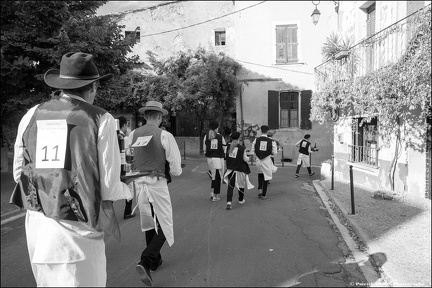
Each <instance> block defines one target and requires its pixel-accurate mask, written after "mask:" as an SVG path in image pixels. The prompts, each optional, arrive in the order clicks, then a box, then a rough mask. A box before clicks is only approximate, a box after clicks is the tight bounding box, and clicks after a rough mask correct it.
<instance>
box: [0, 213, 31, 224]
mask: <svg viewBox="0 0 432 288" xmlns="http://www.w3.org/2000/svg"><path fill="white" fill-rule="evenodd" d="M25 215H26V212H25V211H24V212H21V213H20V214H17V215H15V216H12V217H10V218H8V219H5V220H3V221H1V223H0V226H3V225H4V224H7V223H9V222H11V221H14V220H16V219H19V218H21V217H23V216H25Z"/></svg>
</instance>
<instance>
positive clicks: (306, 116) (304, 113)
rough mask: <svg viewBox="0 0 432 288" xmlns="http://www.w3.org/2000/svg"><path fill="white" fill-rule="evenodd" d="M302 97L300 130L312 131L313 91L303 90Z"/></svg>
mask: <svg viewBox="0 0 432 288" xmlns="http://www.w3.org/2000/svg"><path fill="white" fill-rule="evenodd" d="M300 96H301V122H300V128H301V129H312V122H311V121H310V111H311V98H312V90H303V91H301V92H300Z"/></svg>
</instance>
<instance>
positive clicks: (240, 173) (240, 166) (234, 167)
mask: <svg viewBox="0 0 432 288" xmlns="http://www.w3.org/2000/svg"><path fill="white" fill-rule="evenodd" d="M230 137H231V139H232V141H231V142H230V143H228V146H227V152H226V157H225V158H226V165H227V170H226V172H225V175H224V180H225V182H226V183H228V189H227V206H226V209H228V210H231V207H232V198H233V192H234V188H237V190H238V193H239V197H238V200H239V203H240V204H244V203H245V199H244V189H245V187H246V188H247V189H253V188H254V186H253V185H252V184H251V183H250V182H249V176H248V174H249V173H250V169H249V165H248V163H247V161H248V160H249V157H248V156H247V155H246V148H245V147H244V146H243V145H241V144H240V143H239V138H240V133H239V132H237V131H234V132H232V133H231V135H230Z"/></svg>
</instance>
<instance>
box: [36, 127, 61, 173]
mask: <svg viewBox="0 0 432 288" xmlns="http://www.w3.org/2000/svg"><path fill="white" fill-rule="evenodd" d="M37 128H38V130H37V135H36V168H64V166H65V157H66V146H67V133H68V128H67V123H66V120H65V119H62V120H38V121H37Z"/></svg>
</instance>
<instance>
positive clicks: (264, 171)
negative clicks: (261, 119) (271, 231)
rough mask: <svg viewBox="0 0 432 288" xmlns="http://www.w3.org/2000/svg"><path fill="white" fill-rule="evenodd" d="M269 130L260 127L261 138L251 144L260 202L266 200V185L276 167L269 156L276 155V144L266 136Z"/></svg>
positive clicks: (264, 126) (266, 127)
mask: <svg viewBox="0 0 432 288" xmlns="http://www.w3.org/2000/svg"><path fill="white" fill-rule="evenodd" d="M268 130H269V128H268V126H267V125H262V126H261V136H260V137H258V138H255V140H254V141H253V142H252V147H251V152H252V153H254V154H255V156H256V157H257V159H256V167H257V171H258V190H261V189H262V192H260V193H258V198H261V199H262V200H265V199H267V185H268V181H270V180H271V179H272V174H273V173H274V172H276V170H277V167H276V166H274V165H273V162H272V160H271V158H270V156H271V155H275V154H276V153H277V145H276V142H275V141H274V140H273V139H271V138H269V137H268V136H267V132H268Z"/></svg>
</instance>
